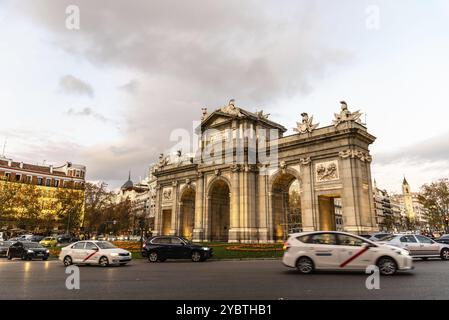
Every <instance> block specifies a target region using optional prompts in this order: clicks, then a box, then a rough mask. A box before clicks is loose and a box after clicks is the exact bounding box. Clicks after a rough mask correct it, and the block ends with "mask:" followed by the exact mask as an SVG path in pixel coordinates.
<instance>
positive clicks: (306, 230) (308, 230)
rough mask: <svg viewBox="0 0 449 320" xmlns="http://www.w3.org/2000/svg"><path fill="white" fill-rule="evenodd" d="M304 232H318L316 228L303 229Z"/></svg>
mask: <svg viewBox="0 0 449 320" xmlns="http://www.w3.org/2000/svg"><path fill="white" fill-rule="evenodd" d="M302 231H303V232H310V231H316V230H315V227H302Z"/></svg>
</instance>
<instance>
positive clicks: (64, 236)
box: [56, 234, 79, 244]
mask: <svg viewBox="0 0 449 320" xmlns="http://www.w3.org/2000/svg"><path fill="white" fill-rule="evenodd" d="M56 241H58V243H59V244H64V243H67V244H70V243H74V242H77V241H79V239H78V238H76V237H72V236H71V235H69V234H62V235H59V236H57V237H56Z"/></svg>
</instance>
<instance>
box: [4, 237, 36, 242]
mask: <svg viewBox="0 0 449 320" xmlns="http://www.w3.org/2000/svg"><path fill="white" fill-rule="evenodd" d="M8 241H12V242H31V241H30V240H27V239H25V238H21V237H14V238H11V239H9V240H8Z"/></svg>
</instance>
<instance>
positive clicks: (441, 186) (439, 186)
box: [419, 179, 449, 229]
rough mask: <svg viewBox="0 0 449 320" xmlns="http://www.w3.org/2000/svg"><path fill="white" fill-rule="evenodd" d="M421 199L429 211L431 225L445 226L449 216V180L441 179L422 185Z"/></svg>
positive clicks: (435, 227) (436, 227)
mask: <svg viewBox="0 0 449 320" xmlns="http://www.w3.org/2000/svg"><path fill="white" fill-rule="evenodd" d="M419 201H420V202H421V204H422V205H423V206H424V209H425V210H426V211H427V213H428V219H429V225H430V227H431V228H433V229H441V228H442V227H444V226H445V218H446V217H449V180H448V179H440V180H438V181H435V182H432V183H430V184H425V185H423V186H422V187H421V192H420V195H419Z"/></svg>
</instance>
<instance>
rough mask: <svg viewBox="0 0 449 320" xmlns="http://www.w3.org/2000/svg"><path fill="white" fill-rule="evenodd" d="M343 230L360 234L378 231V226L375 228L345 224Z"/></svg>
mask: <svg viewBox="0 0 449 320" xmlns="http://www.w3.org/2000/svg"><path fill="white" fill-rule="evenodd" d="M343 230H344V231H345V232H348V233H354V234H362V233H374V232H378V231H379V228H377V227H359V226H345V227H344V228H343Z"/></svg>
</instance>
